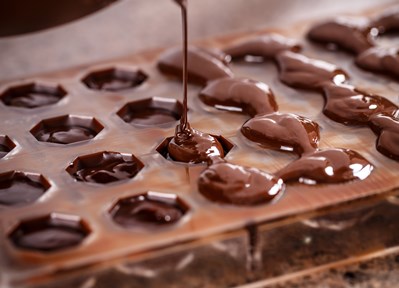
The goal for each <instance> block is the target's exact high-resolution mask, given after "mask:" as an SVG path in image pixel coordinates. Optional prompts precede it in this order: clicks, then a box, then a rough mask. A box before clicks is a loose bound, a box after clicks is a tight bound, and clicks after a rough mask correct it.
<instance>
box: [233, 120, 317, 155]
mask: <svg viewBox="0 0 399 288" xmlns="http://www.w3.org/2000/svg"><path fill="white" fill-rule="evenodd" d="M241 133H242V134H243V135H244V136H245V137H246V138H248V139H249V140H251V141H253V142H255V143H258V144H259V145H260V146H262V147H264V148H271V149H274V150H280V151H288V152H294V153H296V154H298V155H302V154H303V153H310V152H313V151H315V150H316V149H317V147H318V144H319V140H320V134H319V125H318V124H317V123H315V122H313V121H311V120H309V119H307V118H305V117H302V116H298V115H295V114H282V113H272V114H263V115H257V116H255V117H254V118H252V119H250V120H248V121H247V122H246V123H244V125H243V126H242V127H241Z"/></svg>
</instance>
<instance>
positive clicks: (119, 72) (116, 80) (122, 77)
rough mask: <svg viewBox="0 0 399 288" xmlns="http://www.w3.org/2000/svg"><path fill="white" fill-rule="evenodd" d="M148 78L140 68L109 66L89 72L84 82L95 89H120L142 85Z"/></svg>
mask: <svg viewBox="0 0 399 288" xmlns="http://www.w3.org/2000/svg"><path fill="white" fill-rule="evenodd" d="M147 78H148V76H147V74H146V73H144V72H143V71H141V70H140V69H132V70H130V69H120V68H109V69H105V70H99V71H94V72H91V73H89V74H88V75H87V76H86V77H84V78H83V79H82V82H83V83H84V84H85V85H86V86H87V87H88V88H90V89H94V90H106V91H119V90H124V89H129V88H134V87H137V86H140V85H141V84H142V83H144V82H145V81H146V80H147Z"/></svg>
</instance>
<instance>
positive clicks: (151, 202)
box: [110, 192, 188, 228]
mask: <svg viewBox="0 0 399 288" xmlns="http://www.w3.org/2000/svg"><path fill="white" fill-rule="evenodd" d="M162 195H163V196H162ZM187 209H188V208H187V206H185V204H184V203H183V202H181V201H180V200H179V199H178V198H177V197H176V196H175V195H168V194H163V193H157V192H148V193H146V194H144V195H139V196H133V197H128V198H124V199H121V200H119V201H118V202H117V204H116V205H115V206H114V207H113V208H112V209H111V211H110V214H111V216H112V219H113V220H114V221H115V222H116V223H117V224H118V225H120V226H122V227H124V228H137V227H152V226H163V225H170V224H173V223H176V222H178V221H179V220H180V219H181V218H182V217H183V216H184V214H185V213H186V211H187Z"/></svg>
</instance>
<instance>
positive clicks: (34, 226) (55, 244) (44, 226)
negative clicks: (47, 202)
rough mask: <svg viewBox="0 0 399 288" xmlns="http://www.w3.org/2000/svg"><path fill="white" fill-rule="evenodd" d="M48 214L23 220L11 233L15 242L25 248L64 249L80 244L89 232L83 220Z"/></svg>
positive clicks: (42, 249)
mask: <svg viewBox="0 0 399 288" xmlns="http://www.w3.org/2000/svg"><path fill="white" fill-rule="evenodd" d="M75 218H76V219H71V217H67V218H63V217H61V216H55V214H54V215H51V216H47V217H43V218H38V219H34V220H30V221H26V222H22V224H20V226H18V227H17V229H16V230H15V231H14V232H12V233H11V235H10V237H11V239H12V241H13V243H14V244H15V245H16V246H18V247H20V248H24V249H29V250H37V251H42V252H53V251H57V250H63V249H66V248H70V247H73V246H76V245H78V244H80V243H81V242H82V241H83V239H84V238H85V237H86V236H87V235H88V234H89V231H88V230H87V228H86V227H84V226H83V224H82V223H81V220H79V218H77V217H75Z"/></svg>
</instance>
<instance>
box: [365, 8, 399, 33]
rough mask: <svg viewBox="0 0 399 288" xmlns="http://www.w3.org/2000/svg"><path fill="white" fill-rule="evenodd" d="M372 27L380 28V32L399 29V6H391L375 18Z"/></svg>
mask: <svg viewBox="0 0 399 288" xmlns="http://www.w3.org/2000/svg"><path fill="white" fill-rule="evenodd" d="M371 26H372V27H375V28H377V29H378V33H379V34H384V33H389V32H398V31H399V6H397V7H394V8H390V9H389V10H387V11H385V12H383V13H382V14H381V15H379V16H377V17H375V18H374V20H373V21H372V23H371Z"/></svg>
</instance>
